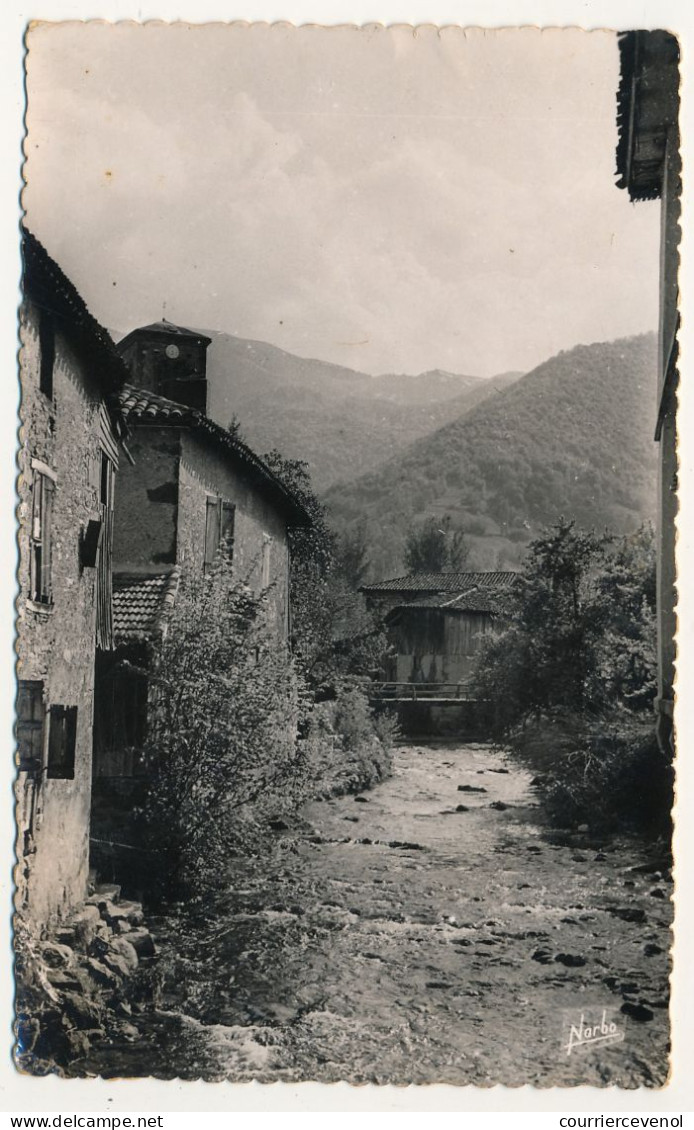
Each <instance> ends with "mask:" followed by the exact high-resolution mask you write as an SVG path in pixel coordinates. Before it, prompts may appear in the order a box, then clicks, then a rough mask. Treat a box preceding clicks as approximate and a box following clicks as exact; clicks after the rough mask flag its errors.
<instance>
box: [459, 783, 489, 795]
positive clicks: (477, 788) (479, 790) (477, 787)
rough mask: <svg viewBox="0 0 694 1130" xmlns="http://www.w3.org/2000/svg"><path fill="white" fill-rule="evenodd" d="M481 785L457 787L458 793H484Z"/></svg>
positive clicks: (484, 790)
mask: <svg viewBox="0 0 694 1130" xmlns="http://www.w3.org/2000/svg"><path fill="white" fill-rule="evenodd" d="M486 791H487V790H486V789H485V788H484V786H483V785H458V792H459V793H486Z"/></svg>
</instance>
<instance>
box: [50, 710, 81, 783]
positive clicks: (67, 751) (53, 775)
mask: <svg viewBox="0 0 694 1130" xmlns="http://www.w3.org/2000/svg"><path fill="white" fill-rule="evenodd" d="M76 743H77V707H76V706H51V709H50V726H49V730H48V765H47V773H46V776H47V777H49V778H50V779H52V780H62V781H71V780H73V778H74V776H75V746H76Z"/></svg>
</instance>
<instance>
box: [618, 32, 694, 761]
mask: <svg viewBox="0 0 694 1130" xmlns="http://www.w3.org/2000/svg"><path fill="white" fill-rule="evenodd" d="M619 52H620V81H619V90H618V94H617V125H618V133H619V138H618V144H617V175H618V180H617V186H618V187H619V188H624V189H626V190H627V192H628V193H629V198H630V199H631V200H632V201H640V200H657V199H660V201H661V227H660V232H661V234H660V315H659V327H658V329H659V332H658V338H659V341H658V346H659V349H658V352H659V368H658V373H657V380H656V402H655V404H654V412H653V427H654V436H655V440H656V442H657V443H658V445H659V474H658V533H657V538H658V543H657V544H658V558H657V562H658V564H657V577H658V580H657V604H658V694H657V697H656V700H655V704H654V705H655V710H656V715H657V719H658V723H657V733H658V741H659V744H660V747H661V749H662V750H663V751H664V752H666V753H668V754H670V753H671V752H672V748H673V738H672V717H673V708H674V679H675V632H676V628H677V617H676V612H675V608H676V602H677V594H676V568H675V519H676V516H677V431H676V409H677V383H678V370H677V330H678V325H679V314H678V309H677V302H678V294H679V288H678V279H677V275H678V268H679V240H680V195H681V159H680V133H679V101H680V99H679V83H680V77H679V57H680V53H679V45H678V42H677V38H676V37H675V36H674V35H672V34H671V33H670V32H667V31H630V32H625V33H623V34H622V35H620V38H619Z"/></svg>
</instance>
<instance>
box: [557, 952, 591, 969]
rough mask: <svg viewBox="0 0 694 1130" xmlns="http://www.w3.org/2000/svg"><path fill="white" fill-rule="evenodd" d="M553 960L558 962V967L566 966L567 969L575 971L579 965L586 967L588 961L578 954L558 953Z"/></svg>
mask: <svg viewBox="0 0 694 1130" xmlns="http://www.w3.org/2000/svg"><path fill="white" fill-rule="evenodd" d="M554 960H555V961H558V962H559V963H560V965H566V966H567V967H568V968H569V969H575V968H577V967H578V966H579V965H586V964H587V960H588V959H587V958H585V957H583V955H582V954H580V953H558V954H556V955H555V958H554Z"/></svg>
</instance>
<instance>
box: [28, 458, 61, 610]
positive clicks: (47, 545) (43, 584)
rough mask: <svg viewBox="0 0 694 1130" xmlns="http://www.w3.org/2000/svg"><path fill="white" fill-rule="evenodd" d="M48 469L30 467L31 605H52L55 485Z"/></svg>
mask: <svg viewBox="0 0 694 1130" xmlns="http://www.w3.org/2000/svg"><path fill="white" fill-rule="evenodd" d="M47 472H48V468H43V467H41V468H38V467H37V466H36V465H34V484H33V491H32V504H31V531H30V537H29V543H30V553H31V560H30V578H29V590H30V597H31V600H33V601H34V603H35V604H46V605H49V604H51V603H52V591H51V536H52V519H53V495H54V492H55V482H54V479H53V478H52V477H51V475H52V472H51V473H50V474H49V473H47Z"/></svg>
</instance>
